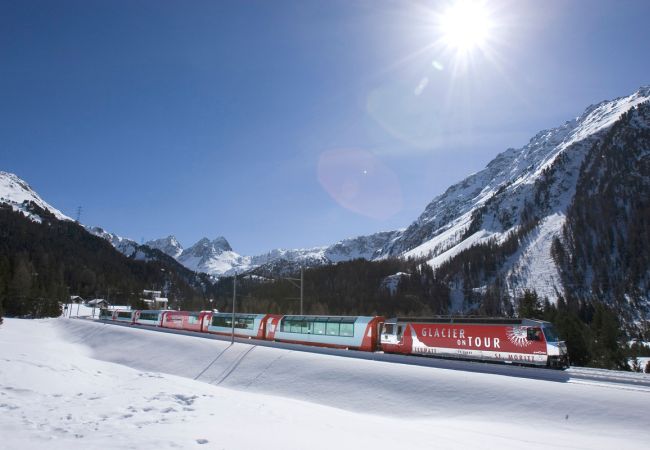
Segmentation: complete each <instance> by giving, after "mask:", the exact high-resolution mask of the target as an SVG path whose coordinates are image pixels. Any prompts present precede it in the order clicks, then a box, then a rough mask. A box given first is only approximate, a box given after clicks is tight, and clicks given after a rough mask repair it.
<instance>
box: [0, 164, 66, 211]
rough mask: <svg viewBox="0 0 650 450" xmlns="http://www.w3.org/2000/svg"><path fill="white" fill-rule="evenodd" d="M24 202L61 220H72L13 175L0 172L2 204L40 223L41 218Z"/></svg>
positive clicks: (0, 197) (0, 198)
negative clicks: (35, 205)
mask: <svg viewBox="0 0 650 450" xmlns="http://www.w3.org/2000/svg"><path fill="white" fill-rule="evenodd" d="M23 202H34V203H36V204H37V205H38V206H39V207H41V208H43V209H44V210H46V211H49V212H51V213H52V214H53V215H54V216H55V217H56V218H57V219H59V220H72V219H70V218H69V217H68V216H66V215H65V214H63V213H62V212H61V211H59V210H58V209H56V208H54V207H53V206H51V205H49V204H48V203H46V202H45V201H44V200H43V199H42V198H41V197H39V195H38V194H37V193H36V192H34V190H33V189H32V188H31V187H30V186H29V185H28V184H27V183H26V182H25V181H23V180H21V179H20V178H19V177H17V176H16V175H14V174H13V173H8V172H2V171H0V203H6V204H8V205H10V206H11V207H12V209H13V210H14V211H20V212H22V213H23V214H24V215H25V216H27V217H29V218H31V219H32V220H35V221H37V222H40V221H41V218H40V217H38V216H37V215H36V214H33V213H31V212H30V211H28V210H27V209H26V208H25V206H23Z"/></svg>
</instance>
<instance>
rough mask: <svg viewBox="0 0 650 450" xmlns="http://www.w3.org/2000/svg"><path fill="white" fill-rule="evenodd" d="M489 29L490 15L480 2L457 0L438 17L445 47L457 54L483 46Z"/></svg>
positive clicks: (490, 25)
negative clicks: (457, 52)
mask: <svg viewBox="0 0 650 450" xmlns="http://www.w3.org/2000/svg"><path fill="white" fill-rule="evenodd" d="M491 27H492V24H491V20H490V15H489V13H488V11H487V10H486V8H485V6H484V4H483V2H480V1H470V0H459V1H457V2H455V3H454V4H453V5H452V6H450V7H449V9H447V10H446V11H445V12H444V13H443V14H442V15H441V16H440V28H441V32H442V39H443V41H444V43H445V45H447V46H448V47H450V48H452V49H454V50H456V51H459V52H468V51H470V50H472V49H473V48H475V47H482V46H483V45H485V42H486V40H487V39H488V38H489V34H490V28H491Z"/></svg>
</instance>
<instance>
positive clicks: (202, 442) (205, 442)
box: [196, 439, 210, 444]
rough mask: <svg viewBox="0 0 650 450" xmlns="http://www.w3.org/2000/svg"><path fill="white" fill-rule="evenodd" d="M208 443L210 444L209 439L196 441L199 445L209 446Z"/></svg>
mask: <svg viewBox="0 0 650 450" xmlns="http://www.w3.org/2000/svg"><path fill="white" fill-rule="evenodd" d="M208 442H210V441H208V440H207V439H197V440H196V443H197V444H207V443H208Z"/></svg>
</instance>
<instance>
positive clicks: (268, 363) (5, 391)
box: [0, 319, 650, 450]
mask: <svg viewBox="0 0 650 450" xmlns="http://www.w3.org/2000/svg"><path fill="white" fill-rule="evenodd" d="M648 417H650V392H649V391H648V389H647V388H645V389H644V388H642V387H634V386H624V385H621V386H613V385H608V384H605V383H602V384H597V383H584V384H580V383H571V382H558V381H550V380H540V379H528V378H515V377H508V376H503V375H498V374H490V373H473V372H465V371H459V370H447V369H441V368H435V367H421V366H417V365H404V364H395V363H388V362H383V361H372V360H362V359H352V358H341V357H337V356H332V355H324V354H314V353H305V352H299V351H292V350H287V349H278V348H269V347H262V346H257V345H250V344H245V343H236V344H235V345H233V346H230V345H229V343H228V342H224V341H218V340H209V339H199V338H196V337H192V336H182V335H175V334H167V333H157V332H152V331H149V330H144V329H138V328H129V327H121V326H115V325H110V324H101V323H94V322H91V321H87V320H77V319H51V320H39V321H33V320H19V319H6V320H5V323H4V325H1V326H0V448H3V449H4V448H6V449H40V448H43V449H45V448H47V449H104V448H109V449H111V448H119V449H127V448H132V449H165V448H198V449H205V448H209V449H269V450H274V449H284V450H286V449H337V450H338V449H352V448H354V449H359V448H361V449H366V448H382V449H385V448H411V447H413V448H419V449H430V448H441V449H443V448H444V449H446V448H468V447H469V446H480V448H482V449H484V448H497V447H498V448H502V447H504V446H505V447H508V446H525V447H526V448H535V449H542V448H581V449H582V448H594V449H602V448H647V444H648V441H649V440H650V426H649V425H648V424H649V423H650V422H648Z"/></svg>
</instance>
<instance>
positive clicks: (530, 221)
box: [382, 87, 650, 299]
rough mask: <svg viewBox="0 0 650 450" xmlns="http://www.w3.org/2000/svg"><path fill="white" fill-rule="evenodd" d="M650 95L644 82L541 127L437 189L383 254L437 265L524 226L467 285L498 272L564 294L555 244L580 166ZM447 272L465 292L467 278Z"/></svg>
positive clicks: (517, 287)
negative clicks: (488, 269) (506, 250)
mask: <svg viewBox="0 0 650 450" xmlns="http://www.w3.org/2000/svg"><path fill="white" fill-rule="evenodd" d="M649 99H650V88H649V87H645V88H642V89H640V90H639V91H637V92H635V93H634V94H632V95H630V96H628V97H623V98H619V99H616V100H613V101H606V102H602V103H600V104H598V105H595V106H591V107H589V108H587V110H586V111H585V112H584V113H583V114H582V115H581V116H580V117H578V118H576V119H574V120H572V121H569V122H566V123H565V124H564V125H562V126H560V127H557V128H554V129H550V130H545V131H542V132H540V133H538V134H537V135H536V136H535V137H534V138H533V139H531V141H530V142H529V143H528V144H527V145H526V146H524V147H523V148H521V149H516V150H515V149H509V150H507V151H505V152H503V153H502V154H500V155H498V156H497V157H496V158H495V159H494V160H493V161H492V162H490V163H489V164H488V166H487V167H486V168H485V169H484V170H483V171H481V172H478V173H476V174H474V175H472V176H470V177H468V178H466V179H465V180H463V181H462V182H460V183H457V184H456V185H454V186H451V187H450V188H449V189H448V190H447V191H446V192H445V193H444V194H442V195H440V196H438V197H436V198H435V199H434V200H433V201H432V202H431V203H430V204H429V205H428V206H427V207H426V209H425V211H424V213H423V214H422V215H421V216H420V217H419V218H418V219H417V220H416V221H415V222H414V223H413V224H411V225H410V226H409V227H408V228H407V229H406V230H405V231H404V232H403V233H400V235H399V236H398V237H397V238H396V239H394V241H393V242H391V243H390V244H389V245H388V246H386V247H385V248H384V249H383V251H382V254H383V255H391V256H425V257H427V258H428V260H429V264H431V265H432V266H433V267H434V268H440V267H441V266H442V265H443V264H445V263H447V262H449V261H450V260H452V259H454V258H456V257H458V256H459V255H461V254H462V253H463V252H464V251H467V250H468V249H470V248H472V246H475V245H481V244H487V243H489V242H496V243H504V242H505V241H506V240H507V239H508V237H510V236H512V235H513V233H517V231H518V230H521V229H523V228H525V229H527V232H526V233H525V234H524V235H521V236H519V237H518V239H519V242H518V243H517V245H516V248H515V249H514V251H513V252H512V253H511V254H509V255H508V258H507V259H506V260H504V261H501V262H499V263H498V264H497V266H498V267H495V268H493V269H492V273H491V274H487V273H484V274H483V276H481V280H482V284H478V285H476V284H474V285H472V286H470V287H469V288H471V289H478V290H479V291H480V290H481V289H483V290H484V289H485V288H486V285H487V284H489V283H490V282H491V281H494V280H495V279H497V278H501V279H503V280H504V282H505V286H504V289H505V291H506V292H507V293H509V294H510V295H513V294H517V293H521V292H522V291H523V290H524V289H526V288H529V289H535V290H536V291H538V293H540V294H541V295H544V296H548V297H549V298H551V299H553V298H556V297H557V296H558V295H561V294H563V293H564V286H563V283H562V281H561V276H560V274H559V272H558V269H557V267H556V265H555V263H554V261H553V260H552V257H551V244H552V242H553V238H554V237H556V236H559V235H560V233H561V230H562V227H563V226H564V223H565V218H566V210H567V208H568V207H569V205H570V204H571V201H572V199H573V198H574V195H575V190H576V184H577V182H578V176H579V173H580V167H581V165H582V163H583V161H584V159H585V157H586V156H587V155H588V154H589V153H590V152H591V150H592V148H593V146H594V145H595V144H596V143H598V142H600V141H601V140H602V139H603V138H604V136H605V135H606V134H607V132H608V130H609V129H610V128H611V127H612V125H613V124H614V123H615V122H616V121H617V120H618V119H619V118H620V116H621V115H622V114H623V113H625V112H627V111H629V110H630V109H631V108H634V107H635V106H637V105H639V104H641V103H643V102H647V101H648V100H649ZM447 275H448V276H450V280H449V282H450V283H454V284H455V285H456V286H457V287H458V289H461V290H463V291H464V295H467V289H468V286H466V285H465V281H467V280H463V279H462V277H451V275H450V274H447ZM451 278H454V279H453V280H452V279H451Z"/></svg>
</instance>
